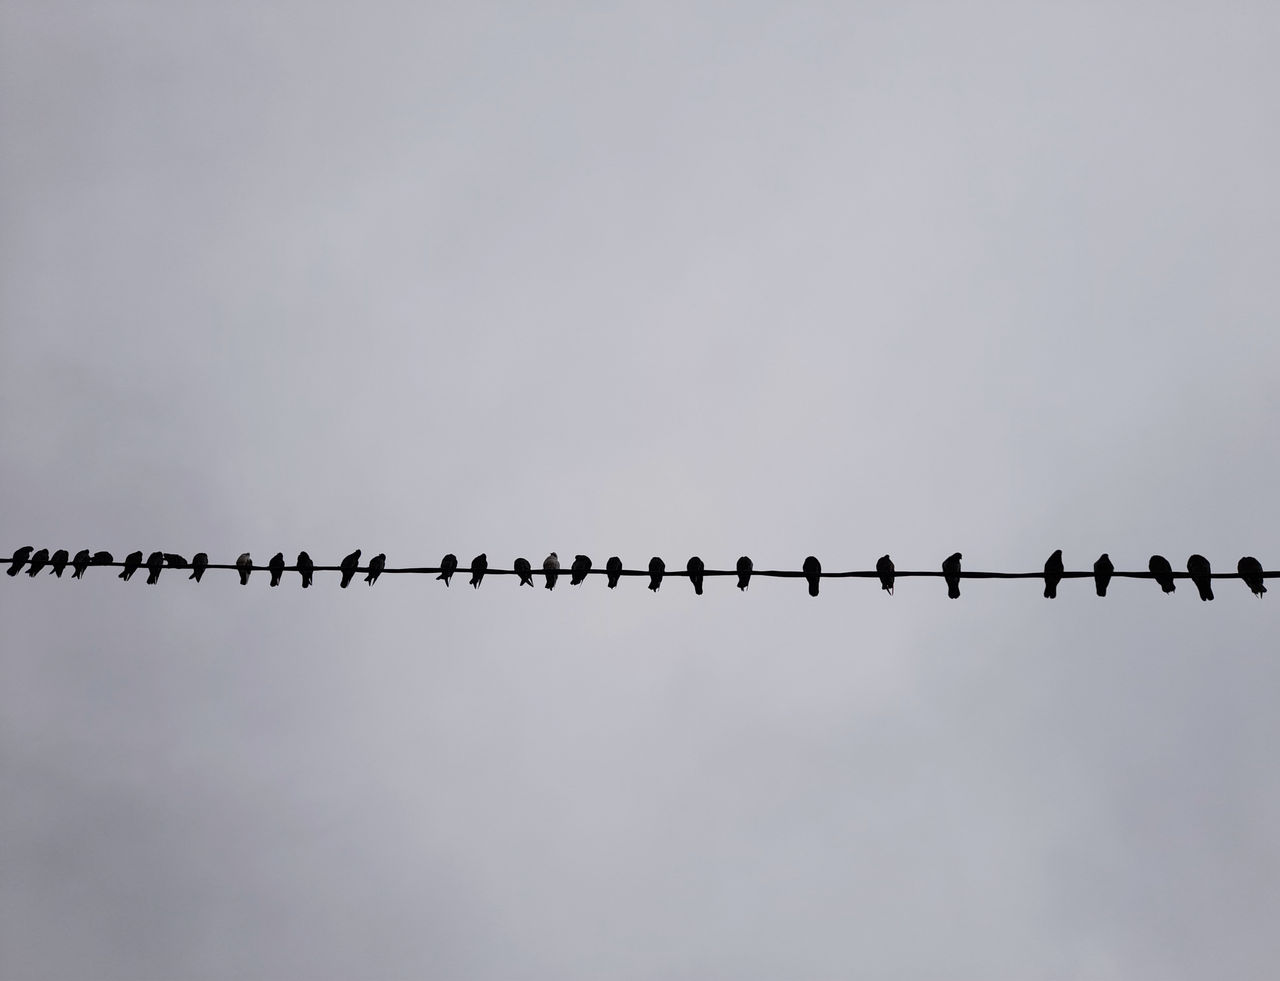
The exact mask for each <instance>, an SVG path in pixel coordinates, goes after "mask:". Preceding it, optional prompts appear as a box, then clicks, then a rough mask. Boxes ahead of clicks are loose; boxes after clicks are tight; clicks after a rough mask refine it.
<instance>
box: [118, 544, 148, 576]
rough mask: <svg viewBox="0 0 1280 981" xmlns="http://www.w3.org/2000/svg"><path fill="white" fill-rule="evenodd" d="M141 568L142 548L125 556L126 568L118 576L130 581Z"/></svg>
mask: <svg viewBox="0 0 1280 981" xmlns="http://www.w3.org/2000/svg"><path fill="white" fill-rule="evenodd" d="M140 568H142V549H138V550H137V551H136V552H130V553H129V554H128V555H126V556H125V557H124V568H123V569H122V570H120V575H119V577H118V578H120V579H123V580H124V581H125V582H128V581H129V580H130V579H131V578H132V577H133V574H134V573H135V572H137V571H138V570H139V569H140Z"/></svg>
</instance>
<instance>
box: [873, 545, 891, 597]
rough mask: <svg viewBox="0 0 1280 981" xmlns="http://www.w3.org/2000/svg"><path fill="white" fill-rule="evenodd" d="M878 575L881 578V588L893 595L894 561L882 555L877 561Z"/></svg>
mask: <svg viewBox="0 0 1280 981" xmlns="http://www.w3.org/2000/svg"><path fill="white" fill-rule="evenodd" d="M876 574H877V575H879V576H880V588H881V589H883V590H885V591H886V592H887V593H888V594H889V595H890V596H892V595H893V559H891V558H889V556H887V555H882V556H880V558H878V559H876Z"/></svg>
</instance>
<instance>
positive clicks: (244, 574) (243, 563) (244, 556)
mask: <svg viewBox="0 0 1280 981" xmlns="http://www.w3.org/2000/svg"><path fill="white" fill-rule="evenodd" d="M236 572H238V573H240V585H241V586H247V585H249V575H250V573H252V572H253V559H251V558H249V553H248V552H241V553H240V558H238V559H236Z"/></svg>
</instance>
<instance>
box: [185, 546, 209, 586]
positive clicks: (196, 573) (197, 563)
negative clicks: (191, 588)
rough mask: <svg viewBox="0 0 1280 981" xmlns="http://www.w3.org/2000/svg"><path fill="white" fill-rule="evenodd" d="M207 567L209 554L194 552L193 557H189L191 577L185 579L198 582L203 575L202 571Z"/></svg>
mask: <svg viewBox="0 0 1280 981" xmlns="http://www.w3.org/2000/svg"><path fill="white" fill-rule="evenodd" d="M208 567H209V553H208V552H196V554H195V555H193V556H191V575H189V576H187V578H188V579H194V580H195V581H196V582H199V581H200V577H201V576H203V575H204V570H205V569H207V568H208Z"/></svg>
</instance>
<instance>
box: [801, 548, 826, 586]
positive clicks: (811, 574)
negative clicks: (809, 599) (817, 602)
mask: <svg viewBox="0 0 1280 981" xmlns="http://www.w3.org/2000/svg"><path fill="white" fill-rule="evenodd" d="M802 568H803V569H804V577H805V578H806V579H807V580H809V595H810V596H817V595H818V583H819V582H820V581H821V576H822V563H821V562H819V561H818V560H817V559H816V558H815V557H814V556H812V555H810V556H809V557H808V558H806V559H805V560H804V565H803V566H802Z"/></svg>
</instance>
